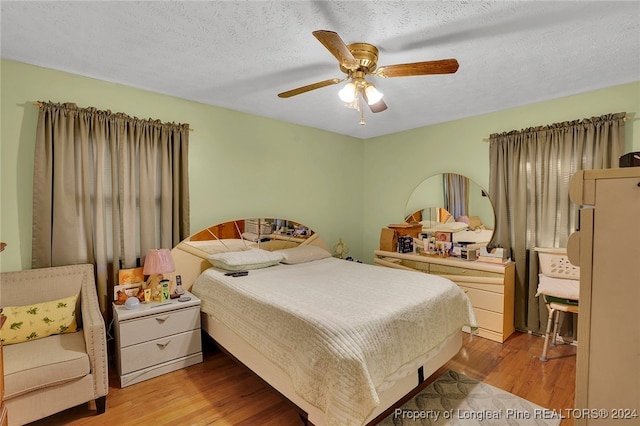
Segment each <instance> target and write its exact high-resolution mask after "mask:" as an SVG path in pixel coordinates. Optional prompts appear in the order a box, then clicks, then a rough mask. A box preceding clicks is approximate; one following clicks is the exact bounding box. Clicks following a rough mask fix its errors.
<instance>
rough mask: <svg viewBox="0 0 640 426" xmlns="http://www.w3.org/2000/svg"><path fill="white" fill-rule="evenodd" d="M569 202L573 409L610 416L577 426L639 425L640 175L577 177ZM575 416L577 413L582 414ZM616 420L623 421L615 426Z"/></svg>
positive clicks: (623, 171)
mask: <svg viewBox="0 0 640 426" xmlns="http://www.w3.org/2000/svg"><path fill="white" fill-rule="evenodd" d="M569 195H570V197H571V201H573V202H574V203H575V204H577V205H579V206H583V207H582V208H581V209H580V229H579V230H578V231H577V232H574V233H573V234H571V236H570V237H569V241H568V243H567V254H568V255H569V260H570V261H571V263H572V264H574V265H577V266H580V314H579V315H578V355H577V364H576V409H578V410H583V409H593V410H599V412H601V413H603V412H606V413H607V414H608V415H609V417H604V416H601V417H600V418H588V417H586V416H582V417H580V418H577V419H576V422H575V424H576V426H585V425H590V426H591V425H609V424H613V423H615V422H616V421H615V420H614V421H612V420H611V419H612V418H616V419H619V420H618V422H619V423H621V424H629V425H631V424H634V425H636V424H639V423H640V369H639V368H638V363H639V361H640V328H638V324H640V309H639V306H640V268H638V259H640V254H639V253H640V249H639V248H638V242H639V241H640V222H639V221H638V218H640V168H637V167H629V168H619V169H605V170H584V171H579V172H577V173H575V174H574V175H573V177H572V178H571V186H570V190H569ZM581 412H582V411H581ZM620 420H622V421H620Z"/></svg>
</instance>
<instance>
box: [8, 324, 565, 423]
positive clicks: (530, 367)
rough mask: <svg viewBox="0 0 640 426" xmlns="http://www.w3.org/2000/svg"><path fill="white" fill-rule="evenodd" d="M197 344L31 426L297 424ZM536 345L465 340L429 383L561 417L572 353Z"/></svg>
mask: <svg viewBox="0 0 640 426" xmlns="http://www.w3.org/2000/svg"><path fill="white" fill-rule="evenodd" d="M204 339H205V340H204V362H203V363H201V364H197V365H194V366H191V367H188V368H185V369H182V370H179V371H176V372H173V373H170V374H166V375H164V376H160V377H157V378H154V379H151V380H147V381H145V382H142V383H138V384H136V385H133V386H129V387H126V388H124V389H120V388H119V387H118V379H117V376H116V371H115V365H114V363H111V365H110V380H109V383H110V387H109V395H108V396H107V411H106V413H104V414H102V415H99V416H96V415H95V405H94V404H93V403H89V404H83V405H81V406H78V407H75V408H72V409H69V410H66V411H64V412H62V413H59V414H56V415H54V416H51V417H48V418H46V419H42V420H40V421H37V422H35V423H32V424H31V425H32V426H36V425H38V426H42V425H74V426H80V425H109V426H121V425H123V426H127V425H131V426H134V425H135V426H140V425H153V426H162V425H174V426H176V425H177V426H182V425H214V426H236V425H246V426H249V425H251V426H263V425H265V426H267V425H273V426H276V425H277V426H300V425H301V424H302V422H301V421H300V419H299V417H298V413H297V411H296V410H295V409H294V408H293V406H292V405H291V404H290V403H289V402H287V401H286V400H285V399H284V398H283V397H281V396H280V395H279V394H278V393H276V392H275V391H273V390H272V389H271V388H269V387H268V386H266V385H264V384H263V382H262V381H261V380H260V379H258V378H256V377H255V376H254V375H253V374H252V373H250V372H248V371H247V370H246V369H245V368H244V367H242V366H240V365H238V364H237V363H235V362H234V361H232V360H231V359H230V358H229V357H228V356H226V355H225V354H224V353H223V352H221V351H220V350H219V349H217V348H216V347H215V346H214V345H213V343H211V342H210V340H209V338H208V337H207V336H205V337H204ZM543 342H544V339H543V338H541V337H538V336H533V335H529V334H526V333H515V334H514V335H512V336H511V337H510V338H509V339H508V340H507V341H506V342H505V343H503V344H500V343H496V342H493V341H490V340H487V339H483V338H481V337H474V338H473V339H472V341H469V339H468V338H465V341H464V346H463V348H462V350H461V351H460V352H459V353H458V355H456V356H455V357H454V358H453V359H452V360H451V361H449V362H448V363H447V364H446V365H445V366H444V367H442V368H441V369H440V370H439V371H437V372H436V373H435V374H434V375H433V376H432V378H435V377H437V376H438V375H440V374H441V373H442V372H443V371H444V369H446V368H450V369H453V370H455V371H458V372H460V373H463V374H465V375H467V376H469V377H472V378H474V379H477V380H481V381H483V382H485V383H488V384H490V385H493V386H495V387H498V388H500V389H504V390H506V391H509V392H511V393H513V394H515V395H518V396H521V397H523V398H525V399H527V400H529V401H531V402H534V403H536V404H538V405H541V406H543V407H546V408H550V409H555V410H558V411H562V414H564V409H567V408H573V405H574V402H573V401H574V395H575V394H574V392H575V365H576V351H577V350H578V348H577V347H576V346H572V345H559V346H556V347H555V348H551V349H550V351H549V361H548V362H546V363H544V362H541V361H540V360H539V356H540V353H541V351H542V344H543ZM427 382H428V381H427ZM9 417H11V412H9ZM561 426H573V420H570V419H564V420H562V423H561Z"/></svg>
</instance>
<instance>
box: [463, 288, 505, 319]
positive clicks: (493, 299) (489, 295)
mask: <svg viewBox="0 0 640 426" xmlns="http://www.w3.org/2000/svg"><path fill="white" fill-rule="evenodd" d="M460 288H461V289H462V290H463V291H464V292H465V293H466V294H467V296H468V297H469V300H471V304H472V305H473V306H474V307H475V308H480V309H486V310H488V311H492V312H497V313H500V314H501V313H503V312H504V297H503V295H502V294H501V293H493V292H489V291H483V290H479V289H476V288H471V287H465V286H462V285H461V286H460Z"/></svg>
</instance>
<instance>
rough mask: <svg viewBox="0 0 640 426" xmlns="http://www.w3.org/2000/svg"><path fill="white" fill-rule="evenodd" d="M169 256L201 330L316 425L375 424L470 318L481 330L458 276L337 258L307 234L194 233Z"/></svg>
mask: <svg viewBox="0 0 640 426" xmlns="http://www.w3.org/2000/svg"><path fill="white" fill-rule="evenodd" d="M258 244H259V245H258ZM172 253H173V256H174V262H175V264H176V273H177V274H180V275H181V276H182V281H183V286H185V287H186V288H187V289H190V291H191V292H192V293H193V294H195V295H196V296H198V297H199V298H200V299H201V300H202V304H201V311H202V326H203V329H204V330H205V332H206V333H207V334H209V335H210V336H211V337H212V338H213V339H214V340H215V341H216V342H217V343H218V344H219V345H220V346H222V348H223V349H224V350H225V351H227V352H228V353H230V354H231V355H232V356H233V357H234V358H236V359H237V360H238V361H240V362H241V363H243V364H244V365H246V366H247V367H249V368H250V369H251V370H253V371H254V372H255V373H256V374H258V375H259V376H260V377H261V378H262V379H264V380H265V381H266V382H267V383H269V384H270V385H271V386H272V387H274V388H275V389H276V390H277V391H279V392H280V393H281V394H282V395H284V396H285V397H286V398H287V399H289V400H290V401H291V402H293V403H294V404H295V405H296V406H297V407H298V408H299V410H300V412H301V413H304V415H303V418H305V419H306V420H307V421H309V422H311V423H312V424H314V425H318V426H319V425H340V426H344V425H362V424H366V423H368V422H371V421H372V420H374V419H375V418H376V417H378V416H379V415H380V414H382V413H384V412H385V411H386V410H387V409H389V408H390V407H392V406H393V405H394V404H396V403H397V402H398V401H399V400H400V399H401V398H402V397H403V396H405V395H406V394H408V393H409V392H410V391H411V390H413V389H414V388H415V387H416V386H418V385H419V384H420V383H421V382H422V381H424V380H425V379H426V378H428V377H429V376H430V375H431V374H432V373H433V372H435V371H436V370H437V369H438V368H439V367H440V366H442V365H443V364H444V363H445V362H447V361H448V360H449V359H450V358H451V357H453V356H454V355H455V354H456V353H457V352H458V351H459V349H460V348H461V346H462V333H461V329H462V327H463V326H469V327H472V328H475V326H476V323H475V318H474V314H473V310H472V307H471V304H470V302H469V299H468V298H467V296H466V295H465V294H464V293H463V292H462V291H461V290H460V289H459V288H458V286H456V285H455V284H454V283H452V282H451V281H449V280H447V279H445V278H442V277H438V276H432V275H428V274H422V273H416V272H410V271H399V270H395V269H390V268H380V267H377V266H374V265H367V264H361V263H356V262H349V261H345V260H341V259H336V258H334V257H331V255H330V254H329V252H328V250H327V247H326V244H325V243H324V242H323V241H322V240H321V239H320V238H318V236H317V234H314V233H313V232H311V231H310V232H309V233H308V234H307V235H305V236H303V237H296V236H295V235H285V236H282V235H272V236H271V238H269V239H265V240H263V241H260V242H247V241H245V240H244V239H242V238H240V239H236V238H234V239H231V240H230V241H227V240H218V239H217V238H214V239H213V240H212V241H208V242H204V241H198V242H196V241H190V239H187V240H185V241H183V242H182V243H180V244H179V245H178V246H177V247H175V248H174V249H173V251H172ZM256 256H258V258H259V259H254V258H255V257H256ZM270 257H273V258H274V259H273V260H272V261H273V263H272V264H270V265H269V266H265V267H261V268H256V269H251V268H253V263H252V262H254V263H256V264H257V263H260V262H262V261H263V260H265V263H268V262H266V259H267V258H270ZM248 258H251V262H248V260H247V259H248ZM275 258H279V259H278V260H277V261H275ZM238 259H240V260H238ZM221 262H222V263H221ZM225 262H226V263H225ZM234 262H235V263H234ZM242 262H245V263H242ZM247 262H248V263H247ZM214 265H215V266H214ZM234 269H248V271H249V272H248V274H247V275H244V276H238V277H234V276H231V275H228V273H229V271H233V270H234Z"/></svg>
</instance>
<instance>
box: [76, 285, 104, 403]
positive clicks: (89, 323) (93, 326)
mask: <svg viewBox="0 0 640 426" xmlns="http://www.w3.org/2000/svg"><path fill="white" fill-rule="evenodd" d="M80 294H81V296H80V297H81V302H80V306H81V310H82V331H83V333H84V340H85V343H86V345H87V353H88V355H89V363H90V367H91V373H92V374H93V376H94V386H95V389H94V391H95V396H96V398H98V397H100V396H105V395H106V394H107V392H108V391H109V372H108V355H107V333H106V327H105V323H104V318H103V316H102V313H101V312H100V305H99V304H98V295H97V292H96V287H95V284H94V280H93V279H90V280H85V281H84V282H83V283H82V291H81V292H80Z"/></svg>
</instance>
